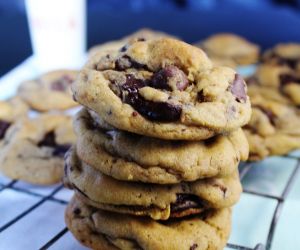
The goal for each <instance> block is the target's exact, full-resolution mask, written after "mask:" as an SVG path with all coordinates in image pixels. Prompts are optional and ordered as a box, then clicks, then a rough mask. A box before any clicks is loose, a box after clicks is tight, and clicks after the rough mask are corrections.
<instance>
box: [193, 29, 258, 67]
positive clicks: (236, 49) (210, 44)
mask: <svg viewBox="0 0 300 250" xmlns="http://www.w3.org/2000/svg"><path fill="white" fill-rule="evenodd" d="M196 45H197V46H199V47H201V48H203V50H204V51H205V52H206V53H207V54H208V56H209V57H210V58H216V59H217V61H218V58H221V59H223V60H224V59H227V62H230V60H232V61H233V62H235V63H237V64H240V65H247V64H252V63H256V62H257V61H258V58H259V47H258V46H257V45H256V44H253V43H251V42H249V41H247V40H246V39H244V38H243V37H240V36H237V35H235V34H230V33H219V34H215V35H213V36H210V37H208V38H207V39H205V40H204V41H202V42H200V43H198V44H196ZM213 61H214V60H213ZM224 62H225V63H226V61H224ZM230 64H232V63H230ZM225 65H226V66H230V65H227V64H225Z"/></svg>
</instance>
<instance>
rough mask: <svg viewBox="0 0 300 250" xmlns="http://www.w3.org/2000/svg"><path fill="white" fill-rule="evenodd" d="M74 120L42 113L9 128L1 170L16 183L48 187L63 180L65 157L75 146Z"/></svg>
mask: <svg viewBox="0 0 300 250" xmlns="http://www.w3.org/2000/svg"><path fill="white" fill-rule="evenodd" d="M74 141H75V135H74V133H73V129H72V118H71V117H69V116H66V115H63V114H47V113H44V114H40V115H38V116H37V117H36V118H28V117H25V118H22V119H20V120H19V121H18V122H16V123H15V124H14V125H12V126H10V127H9V129H8V130H7V132H6V133H5V136H4V138H3V140H2V141H1V142H0V170H1V172H2V173H3V174H4V175H6V176H8V177H10V178H12V179H17V180H23V181H26V182H29V183H33V184H40V185H49V184H54V183H58V182H60V181H61V180H62V176H63V166H64V154H65V152H66V151H67V150H68V149H69V147H70V145H71V144H72V143H74Z"/></svg>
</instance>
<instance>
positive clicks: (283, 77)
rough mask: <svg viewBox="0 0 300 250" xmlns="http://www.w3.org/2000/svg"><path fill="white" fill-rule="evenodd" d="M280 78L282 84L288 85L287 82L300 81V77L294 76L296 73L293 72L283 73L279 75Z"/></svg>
mask: <svg viewBox="0 0 300 250" xmlns="http://www.w3.org/2000/svg"><path fill="white" fill-rule="evenodd" d="M279 79H280V84H281V85H282V86H284V85H286V84H289V83H292V82H294V83H300V78H298V77H296V76H294V75H291V74H281V75H280V76H279Z"/></svg>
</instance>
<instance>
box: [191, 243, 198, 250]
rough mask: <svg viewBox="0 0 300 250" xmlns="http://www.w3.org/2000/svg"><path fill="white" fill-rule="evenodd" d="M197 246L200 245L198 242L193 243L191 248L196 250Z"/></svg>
mask: <svg viewBox="0 0 300 250" xmlns="http://www.w3.org/2000/svg"><path fill="white" fill-rule="evenodd" d="M197 247H198V244H193V245H192V246H191V247H190V250H195V249H196V248H197Z"/></svg>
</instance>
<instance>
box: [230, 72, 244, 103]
mask: <svg viewBox="0 0 300 250" xmlns="http://www.w3.org/2000/svg"><path fill="white" fill-rule="evenodd" d="M245 87H246V84H245V82H244V79H243V78H242V77H241V76H240V75H239V74H235V77H234V81H233V83H232V84H231V86H230V91H231V93H232V94H233V95H234V96H235V98H236V101H237V102H246V100H247V95H246V88H245Z"/></svg>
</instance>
